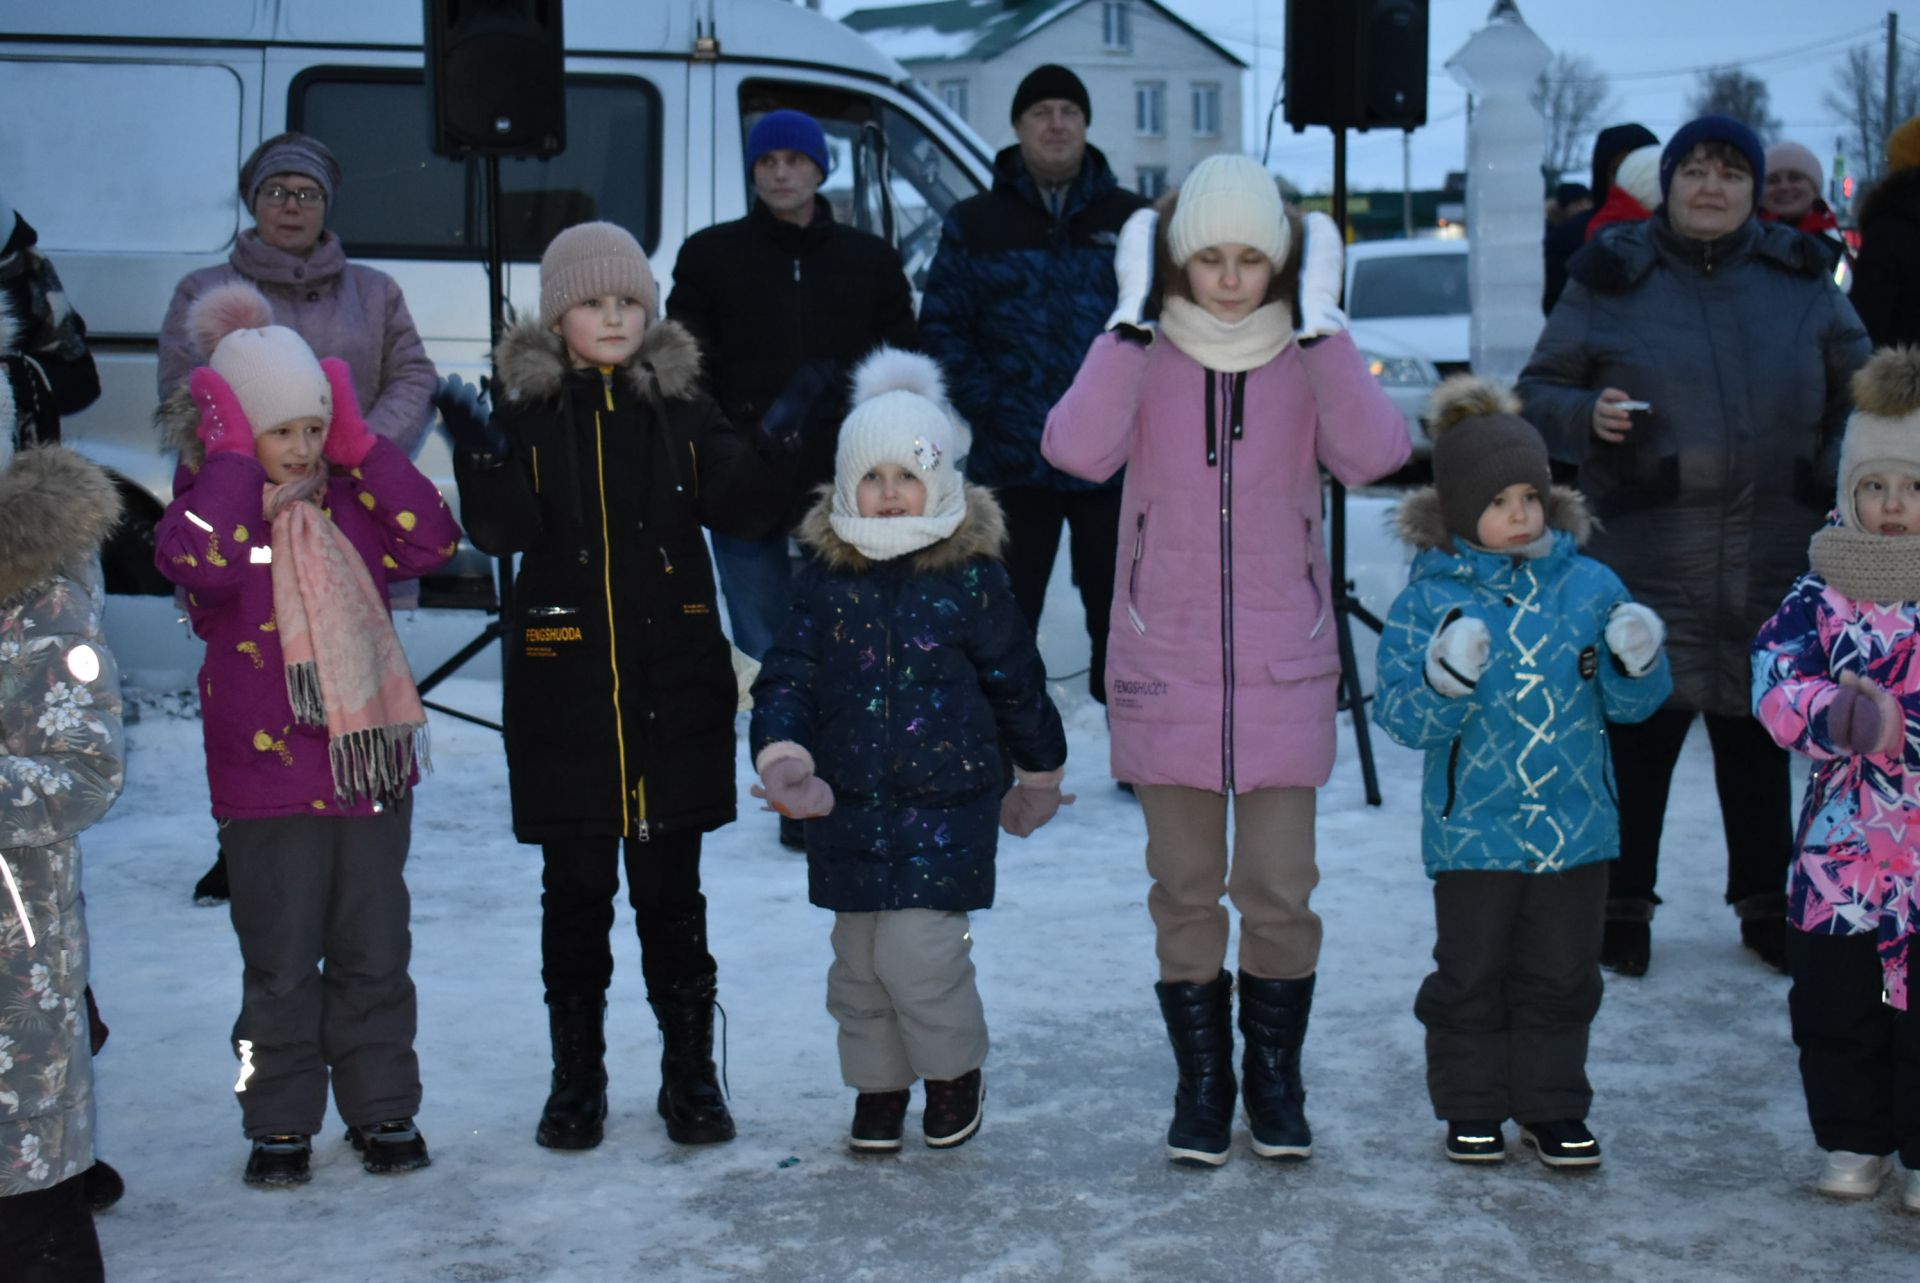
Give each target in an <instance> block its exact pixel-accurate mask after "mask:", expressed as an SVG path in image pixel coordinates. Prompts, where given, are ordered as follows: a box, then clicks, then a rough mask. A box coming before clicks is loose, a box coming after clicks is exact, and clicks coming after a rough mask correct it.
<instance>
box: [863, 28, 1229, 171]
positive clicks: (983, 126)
mask: <svg viewBox="0 0 1920 1283" xmlns="http://www.w3.org/2000/svg"><path fill="white" fill-rule="evenodd" d="M841 21H842V22H844V23H845V24H846V25H847V26H849V27H851V28H853V29H854V30H855V31H858V32H860V33H861V34H862V35H864V36H866V37H867V39H869V40H871V41H872V42H873V43H874V44H875V45H877V46H878V47H879V48H880V50H881V52H883V53H886V54H888V55H890V56H891V57H893V58H894V59H895V60H897V61H898V62H900V63H901V65H903V66H905V67H906V68H907V70H909V71H911V72H912V73H913V74H914V76H915V78H916V79H918V80H919V81H920V82H921V83H922V84H924V85H925V86H926V87H927V89H928V90H929V91H930V92H931V93H933V94H934V95H936V96H937V97H938V98H939V99H940V100H941V101H942V102H944V103H945V104H946V105H947V107H948V108H950V109H951V110H952V111H953V112H954V114H956V115H958V116H959V117H961V119H963V120H965V121H966V122H967V123H968V124H969V125H972V126H973V128H974V130H975V131H976V132H977V133H979V135H980V136H981V137H982V138H985V139H986V140H987V141H988V142H990V143H993V144H994V145H995V146H996V147H1000V146H1006V145H1009V144H1011V143H1012V142H1013V125H1012V123H1011V122H1010V121H1009V119H1008V108H1009V107H1010V106H1011V105H1012V103H1013V91H1014V90H1015V88H1017V87H1018V86H1019V84H1020V80H1021V78H1022V77H1024V76H1025V75H1026V74H1027V73H1028V72H1029V71H1031V70H1033V69H1034V68H1035V67H1037V66H1039V65H1040V64H1041V63H1046V62H1057V63H1060V64H1061V65H1062V66H1066V67H1071V68H1073V70H1074V71H1075V72H1076V73H1077V74H1078V75H1079V77H1080V79H1081V80H1083V81H1084V82H1085V83H1086V86H1087V97H1088V100H1089V101H1090V102H1091V103H1092V105H1093V127H1092V128H1091V129H1090V130H1089V131H1088V136H1089V138H1090V139H1091V140H1092V142H1093V143H1094V145H1095V146H1097V147H1099V149H1100V150H1101V151H1102V152H1104V153H1105V154H1106V157H1107V160H1108V161H1109V162H1110V163H1111V164H1112V165H1113V168H1114V172H1115V173H1116V174H1118V175H1119V178H1120V181H1121V182H1122V183H1123V184H1125V185H1126V186H1128V187H1131V188H1133V189H1135V190H1136V191H1138V192H1140V193H1141V194H1142V195H1145V196H1158V195H1159V194H1160V193H1161V192H1163V191H1165V190H1166V189H1167V188H1168V187H1169V186H1171V185H1173V184H1175V183H1178V182H1179V181H1180V180H1181V179H1182V178H1183V177H1185V176H1186V173H1187V171H1188V170H1190V169H1192V168H1193V167H1194V165H1196V164H1197V163H1199V162H1200V161H1201V160H1203V159H1205V158H1206V157H1208V156H1211V155H1213V154H1214V153H1216V152H1238V151H1240V150H1241V143H1242V130H1241V92H1242V82H1243V80H1244V75H1243V73H1244V72H1245V71H1246V69H1247V67H1246V64H1245V63H1244V62H1242V61H1241V60H1240V59H1238V58H1236V57H1234V56H1233V55H1232V54H1231V53H1228V52H1227V51H1226V50H1225V49H1223V48H1221V47H1220V46H1219V45H1217V44H1215V43H1214V42H1213V41H1212V40H1210V39H1208V38H1207V37H1206V36H1205V35H1204V34H1202V33H1201V32H1200V31H1198V30H1196V29H1195V28H1194V27H1192V26H1189V25H1188V24H1187V23H1186V22H1184V21H1183V20H1181V19H1180V18H1179V17H1177V16H1176V15H1175V14H1173V13H1172V12H1171V11H1169V10H1167V9H1166V8H1164V7H1162V6H1161V5H1159V4H1156V3H1154V0H932V2H931V3H926V4H910V5H904V6H900V7H896V8H885V9H860V10H856V11H855V12H853V13H849V14H847V15H846V16H845V17H844V18H842V19H841Z"/></svg>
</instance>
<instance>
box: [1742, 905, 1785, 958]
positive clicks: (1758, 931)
mask: <svg viewBox="0 0 1920 1283" xmlns="http://www.w3.org/2000/svg"><path fill="white" fill-rule="evenodd" d="M1733 912H1734V916H1735V917H1737V918H1739V919H1740V943H1741V944H1743V945H1745V946H1746V947H1747V948H1749V949H1751V950H1753V951H1754V952H1755V953H1757V954H1759V955H1760V960H1761V961H1762V962H1764V963H1766V964H1767V965H1768V966H1769V967H1772V968H1773V969H1774V970H1775V971H1778V972H1779V973H1780V974H1781V975H1785V974H1786V973H1787V897H1786V893H1785V892H1781V891H1769V892H1766V893H1765V894H1762V895H1750V896H1748V897H1747V898H1746V899H1744V900H1742V901H1740V902H1739V903H1738V904H1736V905H1734V906H1733Z"/></svg>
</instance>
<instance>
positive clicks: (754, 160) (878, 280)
mask: <svg viewBox="0 0 1920 1283" xmlns="http://www.w3.org/2000/svg"><path fill="white" fill-rule="evenodd" d="M827 169H828V158H827V138H826V134H825V132H824V131H823V130H822V129H821V128H820V124H819V122H818V121H816V120H815V119H814V118H813V117H811V116H808V115H805V114H804V113H802V112H798V111H788V110H780V111H771V112H768V113H767V114H766V115H765V116H762V117H761V118H760V120H759V121H758V122H757V123H756V124H755V125H754V127H753V130H752V132H750V133H749V134H748V135H747V176H748V178H749V180H750V181H751V182H752V184H753V190H754V200H753V206H752V208H751V209H749V210H748V211H747V216H746V217H745V218H740V219H736V220H734V221H733V222H730V223H720V224H717V225H716V226H713V227H709V228H707V229H706V230H705V231H703V232H699V233H697V234H695V235H694V236H692V237H689V238H688V240H687V242H686V244H685V245H683V246H681V247H680V256H679V258H678V260H677V261H676V262H675V264H674V269H673V292H672V294H670V295H669V296H668V297H667V315H668V316H670V317H671V318H672V319H674V320H676V321H678V322H680V324H682V325H684V326H686V328H687V329H688V330H689V331H690V332H691V333H692V334H693V337H694V339H695V340H696V341H697V342H698V343H699V345H700V351H701V353H702V355H703V356H704V358H705V367H704V374H703V382H704V385H705V388H706V390H707V392H708V393H709V394H710V395H711V396H712V397H713V398H714V400H716V401H718V402H719V403H720V407H721V409H722V410H724V411H725V412H726V415H727V418H728V419H729V420H730V421H731V422H732V424H733V425H734V427H736V428H738V429H740V430H741V431H744V432H749V433H756V434H758V435H759V436H760V437H761V439H763V440H765V441H767V442H769V443H770V444H773V445H775V446H776V447H777V448H780V450H781V452H782V453H786V452H788V450H789V449H790V448H794V447H797V448H798V449H799V451H800V453H799V456H798V458H797V460H796V463H795V466H794V489H793V494H792V495H791V496H790V497H789V499H788V503H787V507H788V514H787V515H788V519H787V520H784V521H782V522H781V524H780V525H779V527H778V528H777V529H776V530H774V531H773V533H771V534H769V535H768V536H766V537H765V538H763V539H736V538H733V537H731V536H728V535H723V534H719V533H716V534H715V535H714V536H713V557H714V562H715V563H716V566H717V568H718V570H719V572H720V590H721V592H722V593H724V594H725V595H726V599H727V618H728V621H729V623H730V624H731V625H732V630H733V643H734V645H736V646H738V647H739V648H740V649H741V650H742V651H744V652H746V653H747V654H748V655H751V656H752V657H753V658H755V659H759V658H760V657H761V656H762V655H764V654H765V653H766V650H767V647H768V646H770V645H771V644H772V643H773V639H774V636H775V635H776V634H777V633H778V632H779V630H780V626H781V624H782V622H783V621H784V619H785V617H786V612H787V599H788V585H789V581H790V578H791V575H792V563H791V560H790V558H789V556H788V551H787V533H788V531H789V530H790V529H791V528H792V527H793V526H794V525H795V524H797V523H798V521H799V518H800V517H801V516H802V515H803V514H804V513H805V511H806V509H807V507H808V503H809V500H810V498H811V495H812V491H813V489H814V487H816V486H817V485H819V484H820V483H822V482H825V481H830V480H832V478H833V451H834V444H835V429H836V425H838V424H839V422H840V420H841V419H842V418H843V417H844V416H845V414H846V409H847V407H846V386H845V385H846V380H847V376H848V372H849V371H850V370H851V368H852V366H853V365H854V363H855V362H856V361H858V360H859V359H860V358H861V357H863V356H865V355H866V354H867V353H868V352H870V351H872V350H873V349H874V348H876V347H878V346H880V344H882V343H888V344H891V345H893V346H894V347H911V346H913V341H914V339H913V293H912V290H911V288H910V287H909V286H908V284H907V277H906V273H905V272H904V271H902V270H901V267H900V256H899V254H898V253H896V252H895V251H894V249H893V247H892V246H890V245H888V244H887V243H886V242H885V241H883V240H881V239H880V238H879V237H878V236H874V235H871V234H869V233H867V232H862V231H856V230H855V229H853V228H851V227H848V226H846V225H845V224H842V223H836V222H834V221H833V211H832V209H831V208H830V207H829V206H828V204H827V202H826V200H825V199H824V198H823V197H821V196H820V195H819V194H818V189H819V187H820V184H821V183H822V182H824V181H825V180H826V176H827ZM783 438H784V440H782V439H783Z"/></svg>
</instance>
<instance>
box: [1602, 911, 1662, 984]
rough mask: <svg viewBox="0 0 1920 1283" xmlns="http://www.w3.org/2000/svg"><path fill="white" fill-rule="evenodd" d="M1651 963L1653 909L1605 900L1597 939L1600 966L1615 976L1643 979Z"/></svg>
mask: <svg viewBox="0 0 1920 1283" xmlns="http://www.w3.org/2000/svg"><path fill="white" fill-rule="evenodd" d="M1652 960H1653V905H1652V904H1650V903H1648V902H1647V901H1645V900H1608V901H1607V922H1606V926H1605V927H1604V928H1603V934H1602V935H1601V938H1600V965H1601V966H1603V967H1605V968H1606V969H1607V970H1608V971H1611V972H1613V973H1614V974H1615V975H1617V976H1644V975H1646V974H1647V966H1648V964H1649V963H1651V962H1652Z"/></svg>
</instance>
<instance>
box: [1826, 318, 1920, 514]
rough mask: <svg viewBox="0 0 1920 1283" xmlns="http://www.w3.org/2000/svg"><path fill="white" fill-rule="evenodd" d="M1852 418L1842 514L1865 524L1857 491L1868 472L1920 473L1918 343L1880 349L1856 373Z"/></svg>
mask: <svg viewBox="0 0 1920 1283" xmlns="http://www.w3.org/2000/svg"><path fill="white" fill-rule="evenodd" d="M1853 404H1854V407H1855V408H1854V411H1853V415H1852V417H1850V418H1849V419H1848V420H1847V434H1846V436H1844V437H1842V438H1841V440H1840V475H1839V482H1840V484H1839V487H1838V494H1837V495H1836V496H1835V497H1836V499H1837V500H1838V507H1839V509H1840V517H1841V520H1843V521H1844V522H1845V523H1846V524H1847V525H1848V526H1849V527H1850V528H1852V529H1854V530H1859V529H1863V527H1862V526H1861V524H1860V511H1859V508H1858V506H1857V505H1856V504H1855V503H1854V497H1853V492H1854V491H1855V490H1856V489H1858V488H1859V485H1860V479H1861V478H1862V477H1864V476H1866V475H1867V474H1868V473H1869V472H1879V471H1894V472H1906V473H1912V474H1914V475H1916V476H1920V348H1911V347H1900V348H1881V349H1880V350H1879V351H1878V352H1875V353H1874V354H1873V359H1872V360H1870V361H1868V362H1867V363H1866V364H1865V365H1863V366H1861V367H1860V369H1859V370H1857V371H1855V372H1854V376H1853Z"/></svg>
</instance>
